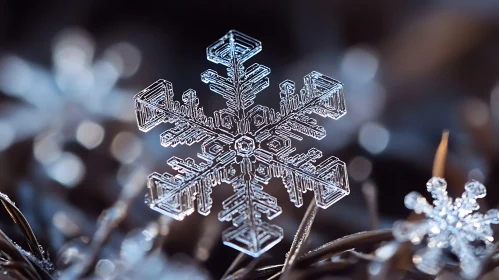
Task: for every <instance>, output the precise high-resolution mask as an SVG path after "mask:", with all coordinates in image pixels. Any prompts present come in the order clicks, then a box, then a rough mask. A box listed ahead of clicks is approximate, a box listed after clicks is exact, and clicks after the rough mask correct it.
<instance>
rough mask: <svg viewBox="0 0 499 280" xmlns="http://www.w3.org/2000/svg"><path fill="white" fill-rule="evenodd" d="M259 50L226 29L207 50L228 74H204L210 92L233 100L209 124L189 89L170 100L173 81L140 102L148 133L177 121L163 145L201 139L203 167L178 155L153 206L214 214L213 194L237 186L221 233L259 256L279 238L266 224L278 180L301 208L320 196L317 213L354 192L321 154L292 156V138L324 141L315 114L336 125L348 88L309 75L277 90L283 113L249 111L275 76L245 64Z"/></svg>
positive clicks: (154, 192)
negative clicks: (269, 188) (310, 196)
mask: <svg viewBox="0 0 499 280" xmlns="http://www.w3.org/2000/svg"><path fill="white" fill-rule="evenodd" d="M261 50H262V45H261V42H259V41H257V40H255V39H253V38H251V37H249V36H247V35H244V34H242V33H240V32H237V31H230V32H229V33H227V34H226V35H225V36H223V37H222V38H221V39H220V40H217V41H216V42H215V43H213V44H212V45H210V46H209V47H208V48H207V50H206V53H207V58H208V60H209V61H211V62H214V63H216V64H222V65H224V66H225V67H227V76H228V77H223V76H220V75H219V74H218V73H217V72H215V71H214V70H207V71H205V72H203V73H202V74H201V80H202V81H203V82H205V83H207V84H209V87H210V90H211V91H213V92H215V93H217V94H220V95H221V96H222V97H223V98H225V99H226V100H227V102H226V104H227V108H224V109H221V110H218V111H215V112H214V114H213V117H208V116H206V115H205V114H204V112H203V109H202V108H198V104H199V99H198V98H197V96H196V92H195V91H194V90H192V89H189V90H187V91H186V92H184V94H183V95H182V101H183V104H181V103H180V102H179V101H174V100H173V88H172V84H171V83H170V82H168V81H165V80H158V81H157V82H155V83H154V84H152V85H151V86H149V87H148V88H146V89H145V90H143V91H142V92H140V93H138V94H137V95H136V96H135V110H136V114H137V122H138V125H139V128H140V130H142V131H149V130H150V129H152V128H153V127H155V126H157V125H158V124H160V123H163V122H165V123H171V124H174V127H173V128H170V129H168V130H166V131H165V132H164V133H162V134H161V136H160V140H161V145H163V146H165V147H169V146H172V147H175V146H176V145H178V144H187V145H192V144H194V143H197V142H200V143H201V149H202V152H201V153H199V154H198V157H199V158H200V159H201V163H196V162H195V161H194V159H191V158H187V159H180V158H177V157H172V158H170V159H169V160H168V162H167V163H168V164H169V165H170V166H172V167H173V169H174V170H177V171H178V172H179V173H180V174H177V175H171V174H168V173H164V174H159V173H153V174H151V175H150V176H149V178H148V188H149V190H150V193H149V195H148V196H149V198H148V202H149V206H150V207H151V208H152V209H154V210H156V211H158V212H160V213H163V214H165V215H168V216H170V217H173V218H175V219H177V220H182V219H183V218H184V217H185V216H187V215H190V214H191V213H193V212H194V201H195V200H197V211H198V212H199V213H200V214H203V215H208V214H209V213H210V209H211V207H212V199H211V197H210V194H211V192H212V187H214V186H216V185H219V184H221V183H228V184H231V185H232V186H233V188H234V192H235V194H234V195H233V196H231V197H229V198H228V199H227V200H225V201H224V202H223V210H222V211H221V212H220V213H219V220H221V221H232V224H233V227H231V228H229V229H227V230H226V231H224V232H223V241H224V244H226V245H228V246H231V247H233V248H235V249H237V250H240V251H242V252H245V253H246V254H249V255H251V256H255V257H256V256H259V255H261V254H262V253H264V252H265V251H267V250H268V249H270V248H271V247H273V246H274V245H275V244H276V243H278V242H279V241H280V240H281V239H282V237H283V231H282V229H281V228H280V227H278V226H276V225H272V224H270V223H267V222H264V221H263V220H262V217H263V216H264V215H266V216H267V218H268V219H273V218H275V217H277V216H278V215H279V214H280V213H281V211H282V210H281V207H279V206H278V205H277V199H276V198H275V197H273V196H271V195H269V194H267V193H266V192H264V191H263V186H264V185H266V184H267V183H268V182H269V181H270V179H272V178H276V177H277V178H282V181H283V183H284V185H285V187H286V189H287V191H288V193H289V196H290V199H291V201H292V202H293V203H294V204H295V205H296V206H297V207H300V206H301V205H303V195H302V194H303V193H305V192H306V191H307V190H310V191H313V192H314V193H315V199H316V203H317V206H319V207H322V208H327V207H329V206H331V205H332V204H333V203H335V202H336V201H338V200H339V199H341V198H342V197H344V196H345V195H347V194H348V193H349V187H348V177H347V173H346V167H345V163H343V162H342V161H340V160H339V159H337V158H336V157H330V158H328V159H326V160H325V161H323V162H322V163H320V164H317V165H315V164H314V163H315V162H316V161H317V159H319V158H320V157H322V152H321V151H319V150H317V149H314V148H312V149H310V150H309V151H308V152H307V153H299V154H294V155H291V154H293V153H294V151H295V150H296V148H294V147H293V146H292V145H291V140H292V139H295V140H298V141H301V140H302V139H303V137H302V136H308V137H312V138H315V139H322V138H324V137H325V136H326V131H325V129H324V127H322V126H320V125H318V124H317V121H316V120H315V119H314V118H312V117H310V114H312V113H314V114H317V115H319V116H322V117H329V118H332V119H338V118H340V117H342V116H343V115H344V114H345V113H346V108H345V99H344V96H343V86H342V85H341V83H339V82H338V81H335V80H333V79H331V78H329V77H327V76H325V75H322V74H320V73H317V72H312V73H310V74H308V75H306V76H305V78H304V80H305V87H304V88H303V89H302V90H301V91H299V92H295V84H294V83H293V82H291V81H289V80H287V81H284V82H282V83H281V84H280V90H281V91H280V97H281V102H280V111H279V112H276V111H275V110H274V109H271V108H268V107H265V106H262V105H253V103H254V102H253V100H254V99H255V97H256V95H257V94H258V93H260V92H261V91H262V90H264V89H265V88H267V87H268V86H269V79H268V77H267V75H268V74H269V73H270V69H269V68H267V67H265V66H263V65H259V64H256V63H255V64H253V65H251V66H249V67H248V68H245V67H244V66H243V63H244V62H245V61H247V60H248V59H250V58H251V57H253V56H254V55H256V54H257V53H258V52H260V51H261Z"/></svg>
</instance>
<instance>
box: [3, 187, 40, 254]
mask: <svg viewBox="0 0 499 280" xmlns="http://www.w3.org/2000/svg"><path fill="white" fill-rule="evenodd" d="M0 194H2V193H0ZM0 201H1V202H2V204H3V206H4V207H5V210H7V212H8V213H9V215H10V217H11V218H12V220H14V222H15V223H16V224H17V225H18V226H19V227H20V228H21V231H22V234H23V235H24V237H25V238H26V239H27V242H28V246H29V248H30V251H31V253H33V254H34V255H35V256H36V257H37V258H39V259H40V260H45V259H46V255H45V254H44V253H43V252H42V251H41V246H40V243H38V240H37V239H36V237H35V234H34V233H33V230H32V229H31V226H30V225H29V223H28V221H27V220H26V218H25V217H24V215H23V214H22V213H21V211H20V210H19V209H18V208H17V207H16V206H15V205H14V204H13V202H12V201H11V200H10V199H7V198H6V196H5V197H4V196H3V195H0Z"/></svg>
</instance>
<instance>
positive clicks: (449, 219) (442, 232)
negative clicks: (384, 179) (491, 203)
mask: <svg viewBox="0 0 499 280" xmlns="http://www.w3.org/2000/svg"><path fill="white" fill-rule="evenodd" d="M426 187H427V189H428V191H429V192H430V193H431V195H432V197H433V199H434V200H433V205H431V204H429V203H428V202H427V201H426V199H425V198H424V197H423V196H422V195H421V194H419V193H417V192H411V193H409V194H408V195H407V196H406V197H405V201H404V202H405V205H406V207H407V208H409V209H412V210H414V212H416V213H418V214H424V215H425V216H426V219H425V220H422V221H421V222H418V223H411V222H406V221H401V222H397V223H396V224H395V225H394V228H393V235H394V236H395V238H396V239H397V240H398V241H411V242H412V243H413V244H420V243H421V242H422V241H423V240H424V238H425V237H426V247H424V248H423V249H420V250H418V251H417V252H416V254H415V255H414V257H413V262H414V264H415V265H416V267H417V268H418V269H419V270H420V271H422V272H425V273H427V274H432V275H436V274H437V273H438V272H439V271H440V269H441V268H442V267H443V264H444V261H443V259H442V257H443V254H444V252H445V251H447V250H450V251H451V252H452V253H453V254H455V255H456V256H457V257H458V259H459V262H460V267H461V274H462V275H463V276H464V277H466V278H475V277H477V276H478V273H479V272H480V268H481V258H482V257H483V256H484V255H485V254H486V253H488V252H490V250H491V249H492V248H493V247H494V246H493V243H492V242H493V241H494V238H493V237H492V235H493V232H492V229H491V227H490V224H498V223H499V211H498V210H497V209H491V210H489V211H487V213H485V214H481V213H478V212H473V211H476V210H478V209H479V208H480V207H479V205H478V203H477V201H476V199H477V198H483V197H485V195H486V193H487V191H486V189H485V186H484V185H482V184H481V183H479V182H477V181H470V182H468V183H466V185H465V187H464V188H465V191H464V193H463V195H462V196H461V197H460V198H456V199H454V200H453V199H452V198H450V197H449V196H448V194H447V190H446V189H447V182H446V181H445V180H444V179H442V178H438V177H433V178H431V179H430V180H429V181H428V183H427V184H426Z"/></svg>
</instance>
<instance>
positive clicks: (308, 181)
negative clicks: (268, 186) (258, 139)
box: [255, 138, 350, 209]
mask: <svg viewBox="0 0 499 280" xmlns="http://www.w3.org/2000/svg"><path fill="white" fill-rule="evenodd" d="M273 140H274V141H275V140H276V138H274V139H273ZM263 143H264V144H265V143H269V142H263ZM270 143H272V142H270ZM255 156H256V158H257V159H258V160H259V161H260V162H266V163H267V164H268V165H269V166H272V169H271V170H272V172H271V174H270V175H271V176H273V177H277V178H282V182H283V184H284V186H285V187H286V189H287V191H288V193H289V197H290V200H291V202H293V203H294V204H295V206H297V207H300V206H302V205H303V195H302V194H303V193H305V192H306V191H307V190H310V191H314V193H315V199H316V203H317V206H319V207H321V208H324V209H326V208H328V207H329V206H331V205H332V204H334V203H335V202H337V201H338V200H340V199H341V198H342V197H344V196H346V195H348V194H349V193H350V189H349V186H348V176H347V173H346V165H345V163H344V162H342V161H340V160H339V159H338V158H336V157H330V158H328V159H326V160H324V161H323V162H321V163H320V164H319V165H317V166H315V165H313V163H314V162H315V161H316V160H317V159H318V158H320V157H322V152H321V151H319V150H317V149H315V148H312V149H310V150H309V151H308V153H306V154H305V153H303V154H297V155H294V156H293V157H287V158H281V159H279V158H278V157H277V158H274V157H273V156H272V154H271V153H269V152H267V151H265V150H263V149H259V150H257V151H256V153H255ZM262 168H263V167H260V168H257V169H256V173H257V175H260V174H262V173H265V172H264V169H262Z"/></svg>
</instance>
